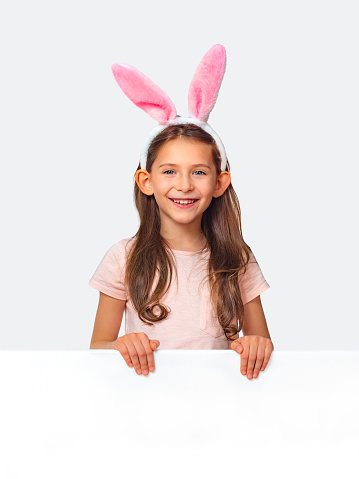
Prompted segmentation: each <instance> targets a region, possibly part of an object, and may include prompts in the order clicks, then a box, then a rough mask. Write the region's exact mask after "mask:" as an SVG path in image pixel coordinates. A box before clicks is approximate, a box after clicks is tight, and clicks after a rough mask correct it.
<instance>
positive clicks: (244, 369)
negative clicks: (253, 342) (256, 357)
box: [241, 344, 249, 375]
mask: <svg viewBox="0 0 359 479" xmlns="http://www.w3.org/2000/svg"><path fill="white" fill-rule="evenodd" d="M242 346H243V352H242V354H241V372H242V374H244V375H245V374H247V365H248V357H249V344H242Z"/></svg>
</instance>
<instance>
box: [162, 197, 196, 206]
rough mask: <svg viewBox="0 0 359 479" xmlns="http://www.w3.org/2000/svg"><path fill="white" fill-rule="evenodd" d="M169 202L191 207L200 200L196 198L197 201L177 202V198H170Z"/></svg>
mask: <svg viewBox="0 0 359 479" xmlns="http://www.w3.org/2000/svg"><path fill="white" fill-rule="evenodd" d="M168 199H169V200H171V201H172V202H173V203H177V204H179V205H191V204H193V203H196V201H198V198H195V199H188V200H186V199H183V200H176V199H175V198H168Z"/></svg>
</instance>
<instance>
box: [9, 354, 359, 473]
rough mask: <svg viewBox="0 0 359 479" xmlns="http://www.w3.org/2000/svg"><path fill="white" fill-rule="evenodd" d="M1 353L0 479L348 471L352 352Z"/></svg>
mask: <svg viewBox="0 0 359 479" xmlns="http://www.w3.org/2000/svg"><path fill="white" fill-rule="evenodd" d="M154 354H155V363H156V371H155V373H150V375H149V376H147V377H145V376H138V375H137V374H136V373H135V372H134V370H133V368H129V367H128V366H127V365H126V364H125V362H124V360H123V358H122V356H121V355H120V353H119V352H118V351H114V350H88V351H86V350H84V351H82V350H80V351H79V350H77V351H72V350H61V351H44V350H41V351H23V350H22V351H19V350H16V351H0V367H1V382H2V393H1V397H0V415H1V416H0V419H1V432H0V447H1V461H0V477H2V478H6V479H7V478H9V479H13V478H25V477H26V478H29V477H30V478H32V477H34V478H35V477H36V478H46V479H50V478H51V479H58V478H59V479H60V478H61V479H63V478H67V479H68V478H82V477H83V478H95V477H101V478H104V477H106V476H107V477H124V474H125V475H126V477H129V478H137V477H138V478H202V477H218V478H222V477H224V476H226V477H229V475H231V476H232V477H245V476H246V477H250V478H251V479H253V478H264V477H270V478H271V477H276V478H286V479H287V478H291V479H294V478H301V479H302V478H303V476H304V477H306V478H319V477H326V478H328V477H342V478H343V477H345V478H357V477H359V467H358V463H357V459H356V458H357V452H358V450H359V411H358V404H359V351H324V352H323V351H320V352H319V351H291V352H289V351H288V352H287V351H274V352H273V354H272V357H271V359H270V362H269V364H268V367H267V369H266V371H264V372H261V373H260V374H259V377H258V379H252V380H248V379H247V378H246V377H244V376H242V374H241V373H240V370H239V366H240V356H239V355H237V354H236V353H235V352H234V351H229V350H227V351H225V350H205V351H203V350H201V351H197V350H159V351H156V352H155V353H154Z"/></svg>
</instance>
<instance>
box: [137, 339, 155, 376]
mask: <svg viewBox="0 0 359 479" xmlns="http://www.w3.org/2000/svg"><path fill="white" fill-rule="evenodd" d="M139 339H140V340H141V342H142V346H143V349H144V352H145V354H146V356H145V357H144V358H143V360H144V361H145V362H146V365H145V366H144V367H143V368H142V372H143V374H145V375H146V374H148V373H149V371H154V370H155V358H154V355H153V350H152V347H151V342H152V341H150V340H149V339H148V336H147V334H143V335H140V336H139ZM155 341H156V342H157V340H155ZM156 342H154V341H153V344H154V345H155V346H157V344H156ZM140 360H141V358H140Z"/></svg>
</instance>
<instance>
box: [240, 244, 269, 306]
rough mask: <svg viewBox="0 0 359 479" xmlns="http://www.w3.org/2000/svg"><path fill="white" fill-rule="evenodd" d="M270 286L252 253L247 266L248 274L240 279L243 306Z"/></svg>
mask: <svg viewBox="0 0 359 479" xmlns="http://www.w3.org/2000/svg"><path fill="white" fill-rule="evenodd" d="M269 288H270V286H269V284H268V283H267V281H266V279H265V278H264V276H263V273H262V270H261V268H260V266H259V264H258V263H257V262H256V258H255V256H254V254H253V253H252V252H250V258H249V263H248V264H247V266H246V272H245V273H244V275H241V276H240V277H239V289H240V292H241V297H242V301H243V304H246V303H249V301H252V299H254V298H256V297H257V296H259V295H260V294H262V293H263V292H264V291H266V290H267V289H269Z"/></svg>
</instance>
